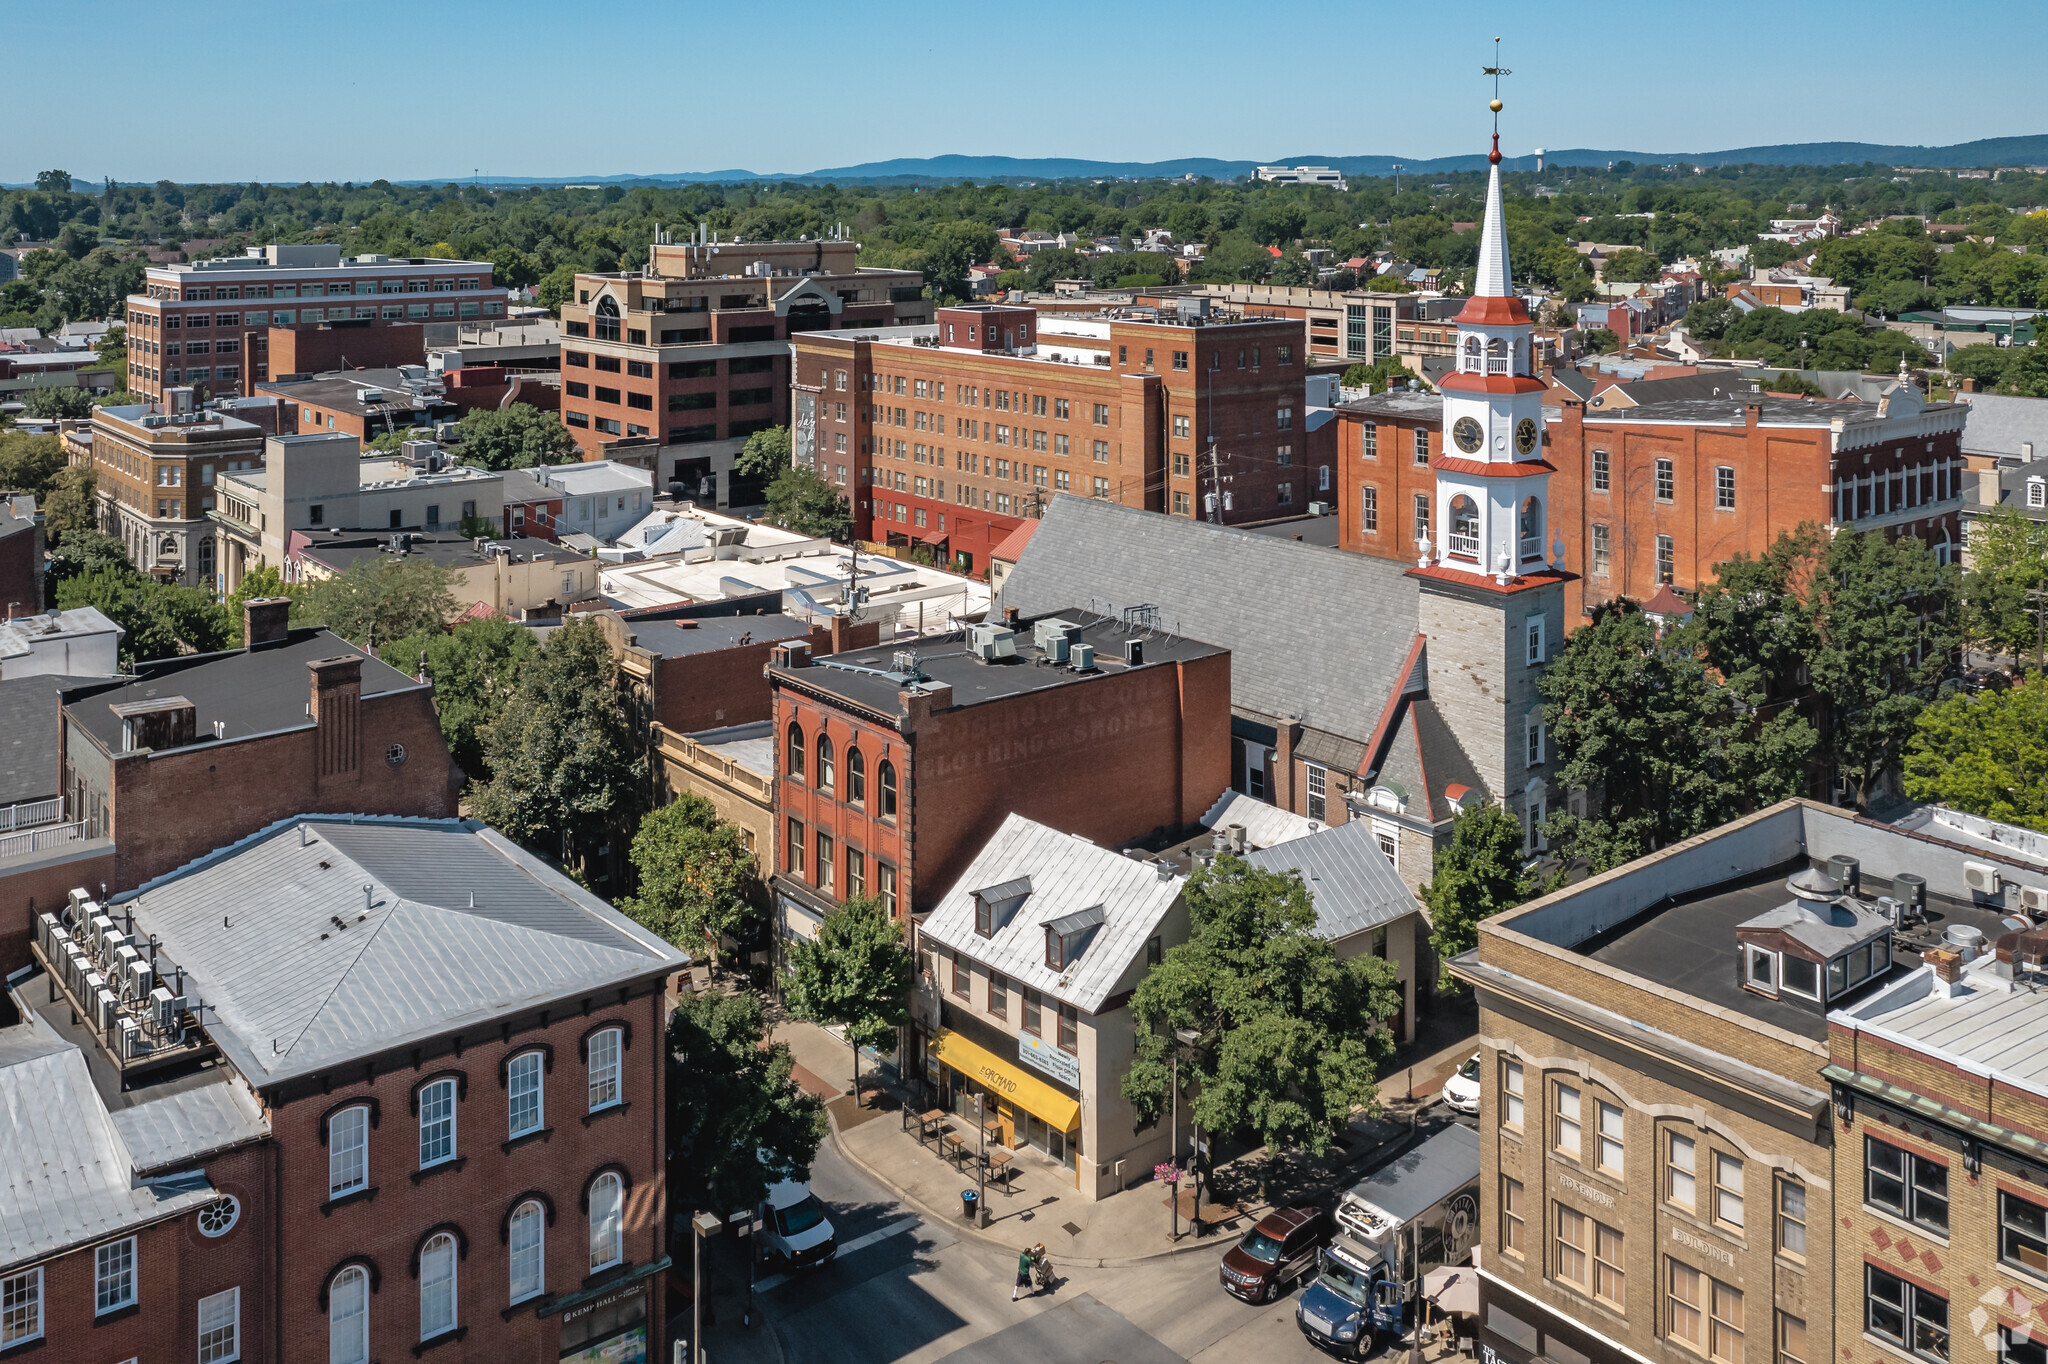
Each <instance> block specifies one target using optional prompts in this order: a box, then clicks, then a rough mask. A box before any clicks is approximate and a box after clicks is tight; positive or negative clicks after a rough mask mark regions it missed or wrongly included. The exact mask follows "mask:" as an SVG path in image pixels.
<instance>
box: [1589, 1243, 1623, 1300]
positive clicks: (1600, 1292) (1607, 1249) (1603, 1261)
mask: <svg viewBox="0 0 2048 1364" xmlns="http://www.w3.org/2000/svg"><path fill="white" fill-rule="evenodd" d="M1621 1252H1622V1241H1621V1233H1620V1232H1619V1231H1617V1230H1615V1229H1614V1228H1613V1227H1610V1226H1608V1225H1607V1224H1606V1223H1604V1222H1595V1223H1593V1296H1594V1297H1596V1298H1598V1299H1600V1301H1602V1302H1604V1303H1607V1304H1608V1305H1609V1306H1612V1307H1614V1308H1615V1309H1617V1310H1619V1309H1620V1308H1621V1306H1622V1304H1623V1303H1625V1302H1627V1301H1628V1296H1627V1293H1628V1274H1627V1271H1626V1269H1625V1268H1624V1266H1623V1261H1622V1253H1621Z"/></svg>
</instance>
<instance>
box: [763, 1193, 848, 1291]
mask: <svg viewBox="0 0 2048 1364" xmlns="http://www.w3.org/2000/svg"><path fill="white" fill-rule="evenodd" d="M761 1248H762V1251H763V1253H764V1254H767V1255H770V1256H772V1257H774V1258H776V1259H778V1260H780V1261H781V1262H782V1263H783V1264H785V1265H787V1266H789V1267H790V1268H791V1269H796V1268H800V1267H802V1266H804V1265H816V1264H823V1263H824V1262H825V1261H827V1260H829V1259H831V1258H832V1256H833V1254H834V1252H836V1251H837V1250H838V1249H839V1234H838V1233H837V1232H836V1231H834V1230H833V1228H832V1219H831V1218H829V1217H827V1216H826V1215H825V1205H824V1204H822V1203H820V1202H819V1201H818V1196H817V1195H816V1194H814V1193H812V1192H811V1186H810V1184H809V1183H808V1182H806V1181H804V1180H801V1179H785V1180H782V1181H781V1182H779V1183H777V1184H774V1185H771V1186H770V1187H769V1190H768V1196H767V1197H766V1198H764V1199H762V1200H761Z"/></svg>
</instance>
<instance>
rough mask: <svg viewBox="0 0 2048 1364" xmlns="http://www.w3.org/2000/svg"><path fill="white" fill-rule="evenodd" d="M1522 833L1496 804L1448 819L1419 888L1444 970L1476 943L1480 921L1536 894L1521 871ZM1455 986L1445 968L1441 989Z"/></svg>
mask: <svg viewBox="0 0 2048 1364" xmlns="http://www.w3.org/2000/svg"><path fill="white" fill-rule="evenodd" d="M1526 837H1527V835H1526V833H1525V831H1524V830H1523V828H1522V821H1521V820H1519V819H1516V818H1515V817H1514V815H1513V814H1511V813H1509V812H1508V811H1507V810H1505V809H1503V808H1501V807H1500V806H1498V805H1475V806H1473V807H1472V808H1470V809H1468V810H1465V811H1462V812H1461V813H1460V814H1459V815H1458V817H1457V819H1455V820H1454V821H1452V823H1451V841H1450V843H1449V845H1448V846H1446V847H1442V848H1439V849H1437V851H1436V856H1435V857H1434V858H1433V859H1432V864H1431V868H1430V878H1429V882H1428V884H1426V885H1424V886H1423V887H1422V888H1421V889H1420V891H1419V892H1418V894H1419V895H1420V896H1421V898H1422V903H1423V904H1425V905H1427V906H1428V907H1429V942H1430V946H1432V947H1433V948H1435V949H1436V956H1437V960H1438V962H1440V963H1442V964H1443V965H1444V966H1445V967H1446V968H1448V965H1449V963H1450V960H1451V958H1452V957H1455V956H1458V955H1460V954H1461V953H1465V952H1470V951H1471V950H1472V949H1473V948H1474V947H1477V946H1478V945H1479V922H1480V920H1482V919H1490V918H1492V917H1493V916H1494V915H1496V914H1498V913H1500V912H1501V911H1502V910H1506V909H1513V908H1514V907H1515V906H1516V905H1518V904H1521V903H1522V902H1523V901H1524V900H1526V899H1528V898H1529V897H1530V896H1531V895H1534V894H1535V893H1536V885H1537V883H1536V878H1535V877H1534V876H1533V875H1531V874H1530V873H1528V872H1526V871H1524V870H1523V869H1522V857H1523V852H1522V850H1523V847H1524V846H1525V839H1526ZM1455 986H1456V981H1455V979H1454V978H1453V977H1452V975H1451V973H1450V971H1449V970H1448V969H1445V970H1444V971H1443V973H1442V980H1441V981H1440V982H1439V987H1440V988H1445V989H1449V988H1454V987H1455Z"/></svg>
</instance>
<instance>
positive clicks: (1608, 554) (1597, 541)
mask: <svg viewBox="0 0 2048 1364" xmlns="http://www.w3.org/2000/svg"><path fill="white" fill-rule="evenodd" d="M1613 562H1614V543H1613V541H1612V540H1611V539H1609V538H1608V532H1607V527H1606V525H1605V524H1604V523H1602V522H1599V521H1595V522H1594V523H1593V572H1594V573H1595V574H1596V575H1598V576H1600V577H1605V576H1607V573H1608V570H1609V568H1610V566H1611V565H1612V564H1613Z"/></svg>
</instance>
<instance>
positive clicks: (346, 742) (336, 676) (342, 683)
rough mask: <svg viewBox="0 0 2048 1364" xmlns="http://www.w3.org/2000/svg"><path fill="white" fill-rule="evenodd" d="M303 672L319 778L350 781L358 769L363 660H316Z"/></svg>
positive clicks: (356, 656)
mask: <svg viewBox="0 0 2048 1364" xmlns="http://www.w3.org/2000/svg"><path fill="white" fill-rule="evenodd" d="M306 669H307V671H309V672H311V673H312V674H313V723H314V724H315V725H316V726H318V727H319V731H320V739H319V743H320V775H321V776H322V777H352V776H354V775H355V774H356V773H357V772H358V771H359V770H360V768H361V765H362V746H363V732H362V707H363V656H362V655H361V654H343V655H341V656H340V657H338V658H316V659H314V660H313V661H312V662H310V663H308V664H307V665H306Z"/></svg>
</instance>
